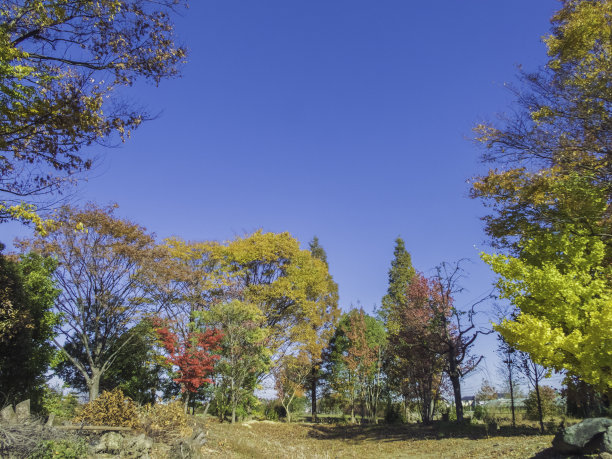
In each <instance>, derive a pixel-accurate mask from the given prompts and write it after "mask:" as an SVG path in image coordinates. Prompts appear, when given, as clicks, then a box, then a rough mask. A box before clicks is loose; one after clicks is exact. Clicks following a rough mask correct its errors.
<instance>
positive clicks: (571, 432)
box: [552, 418, 612, 454]
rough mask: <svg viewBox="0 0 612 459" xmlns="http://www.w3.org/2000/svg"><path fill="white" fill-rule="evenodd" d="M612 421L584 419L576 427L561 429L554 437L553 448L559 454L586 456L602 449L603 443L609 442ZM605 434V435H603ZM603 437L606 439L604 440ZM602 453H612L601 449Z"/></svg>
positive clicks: (611, 433)
mask: <svg viewBox="0 0 612 459" xmlns="http://www.w3.org/2000/svg"><path fill="white" fill-rule="evenodd" d="M610 427H612V419H608V418H591V419H585V420H584V421H582V422H579V423H578V424H576V425H573V426H571V427H568V428H567V429H563V430H561V431H560V432H558V433H557V435H555V438H554V439H553V442H552V444H553V448H554V449H555V450H556V451H558V452H560V453H570V454H573V453H578V454H588V453H591V452H593V450H596V449H600V450H602V448H604V446H603V445H604V443H606V442H607V443H608V444H609V443H610V442H611V435H612V432H610V433H608V432H609V431H610V429H609V428H610ZM604 433H605V435H604ZM603 437H605V438H606V439H605V440H604V438H603ZM602 451H606V452H612V450H607V449H603V450H602Z"/></svg>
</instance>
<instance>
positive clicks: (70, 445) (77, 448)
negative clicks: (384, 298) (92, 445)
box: [28, 439, 87, 459]
mask: <svg viewBox="0 0 612 459" xmlns="http://www.w3.org/2000/svg"><path fill="white" fill-rule="evenodd" d="M28 457H29V458H30V459H57V458H62V459H81V458H85V457H87V442H86V441H85V440H84V439H74V440H72V439H62V440H47V441H45V442H43V443H41V444H40V445H39V446H38V448H36V449H35V450H34V452H33V453H32V454H30V455H29V456H28Z"/></svg>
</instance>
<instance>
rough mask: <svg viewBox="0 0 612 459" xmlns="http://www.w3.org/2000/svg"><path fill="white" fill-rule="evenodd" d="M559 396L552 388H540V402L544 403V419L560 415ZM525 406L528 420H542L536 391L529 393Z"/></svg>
mask: <svg viewBox="0 0 612 459" xmlns="http://www.w3.org/2000/svg"><path fill="white" fill-rule="evenodd" d="M557 398H558V394H557V391H555V390H554V389H553V388H552V387H549V386H540V401H541V403H542V418H545V417H547V416H554V415H555V414H558V413H559V407H558V406H557ZM524 404H525V415H526V416H527V418H528V419H531V420H534V421H537V420H538V419H540V416H539V414H538V398H537V395H536V392H535V390H532V391H531V392H529V395H528V396H527V399H526V400H525V402H524Z"/></svg>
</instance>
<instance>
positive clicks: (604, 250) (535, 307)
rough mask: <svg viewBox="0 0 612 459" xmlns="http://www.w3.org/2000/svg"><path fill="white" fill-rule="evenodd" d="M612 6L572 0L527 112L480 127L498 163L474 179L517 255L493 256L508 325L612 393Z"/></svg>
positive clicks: (530, 89) (489, 155)
mask: <svg viewBox="0 0 612 459" xmlns="http://www.w3.org/2000/svg"><path fill="white" fill-rule="evenodd" d="M611 14H612V1H610V0H597V1H595V0H593V1H591V0H566V1H564V2H563V5H562V8H561V9H560V10H559V11H558V12H557V13H556V14H555V15H554V16H553V19H552V24H553V29H552V33H551V35H550V36H548V37H547V38H546V40H545V42H546V45H547V48H548V55H549V60H548V62H547V63H546V66H545V67H544V69H543V70H541V71H540V72H537V73H533V74H525V75H524V76H523V82H524V83H525V90H524V91H522V92H518V91H517V95H518V110H517V111H516V113H517V114H516V115H515V116H512V117H510V118H508V119H507V120H506V122H505V123H502V125H501V126H492V125H481V126H478V127H477V131H479V140H481V141H482V142H483V144H484V146H485V148H486V152H485V155H484V158H483V159H484V161H486V162H489V163H491V164H493V165H495V166H496V167H497V168H496V169H493V170H491V171H489V174H488V175H486V176H484V177H479V178H477V179H476V181H475V183H474V188H473V195H474V196H475V197H480V198H482V199H483V200H484V202H485V203H486V204H487V205H489V206H491V208H492V210H493V212H492V213H491V214H490V215H488V216H487V217H486V218H485V222H486V224H487V226H486V229H487V232H488V234H489V235H490V236H491V238H492V241H493V243H494V245H495V246H497V247H498V248H505V249H507V250H508V252H509V253H506V254H505V255H503V254H498V255H484V257H483V258H484V259H485V261H487V262H488V263H489V264H490V265H491V266H492V268H493V270H494V271H495V272H496V273H497V274H498V275H499V282H498V287H499V288H500V290H501V292H502V295H503V296H505V297H506V298H508V299H510V301H511V302H512V303H513V304H514V305H515V306H516V307H517V308H518V309H519V313H518V314H517V315H516V317H515V318H514V319H510V320H506V321H504V322H502V323H501V324H499V326H498V327H497V329H498V330H499V331H500V333H501V334H502V335H503V336H504V338H505V339H506V340H507V341H508V342H509V343H510V344H511V345H513V346H515V347H516V348H518V349H520V350H522V351H526V352H529V354H530V355H531V357H532V358H533V359H534V360H535V361H536V362H538V363H540V364H542V365H544V366H546V367H551V368H554V369H556V370H562V369H563V370H566V371H567V372H568V373H569V374H570V375H573V376H576V377H578V378H580V379H582V380H583V381H585V382H587V383H589V384H592V385H594V386H595V387H597V388H598V390H600V391H601V392H602V393H607V394H608V396H609V395H610V394H611V391H612V381H610V378H609V374H610V372H611V371H612V364H611V363H610V358H609V354H610V349H611V348H612V342H611V341H610V340H609V339H608V336H609V335H610V333H609V330H610V327H611V324H612V312H611V310H610V307H609V305H610V301H612V300H611V299H610V298H611V294H612V293H611V292H612V286H611V283H610V279H611V276H610V260H612V244H611V241H612V238H611V235H612V218H611V216H612V213H611V212H610V203H611V202H612V193H611V191H612V188H611V187H610V184H611V183H612V180H610V178H611V176H612V163H611V162H610V158H611V156H610V151H612V136H611V134H610V133H611V132H612V116H611V113H610V108H611V107H612V84H611V75H612V64H611V62H612V44H611V43H612V41H611V37H612V28H611V27H610V15H611ZM543 292H547V294H542V293H543ZM566 314H567V317H566ZM523 340H524V342H523Z"/></svg>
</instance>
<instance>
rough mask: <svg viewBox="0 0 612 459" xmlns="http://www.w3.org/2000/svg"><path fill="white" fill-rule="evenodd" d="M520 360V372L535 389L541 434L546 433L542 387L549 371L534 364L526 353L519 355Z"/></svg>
mask: <svg viewBox="0 0 612 459" xmlns="http://www.w3.org/2000/svg"><path fill="white" fill-rule="evenodd" d="M518 358H519V370H520V371H521V373H522V374H523V375H524V376H525V377H526V378H527V381H528V382H529V385H530V386H531V387H532V388H533V394H534V395H535V401H536V403H535V405H536V409H537V413H538V420H539V421H540V432H542V433H544V412H543V410H542V394H541V392H540V389H541V387H542V385H541V382H542V379H544V378H545V377H546V376H547V374H548V371H547V370H546V368H544V367H543V366H542V365H539V364H537V363H536V362H534V361H533V360H532V359H531V357H530V356H529V354H528V353H526V352H521V353H519V356H518Z"/></svg>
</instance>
